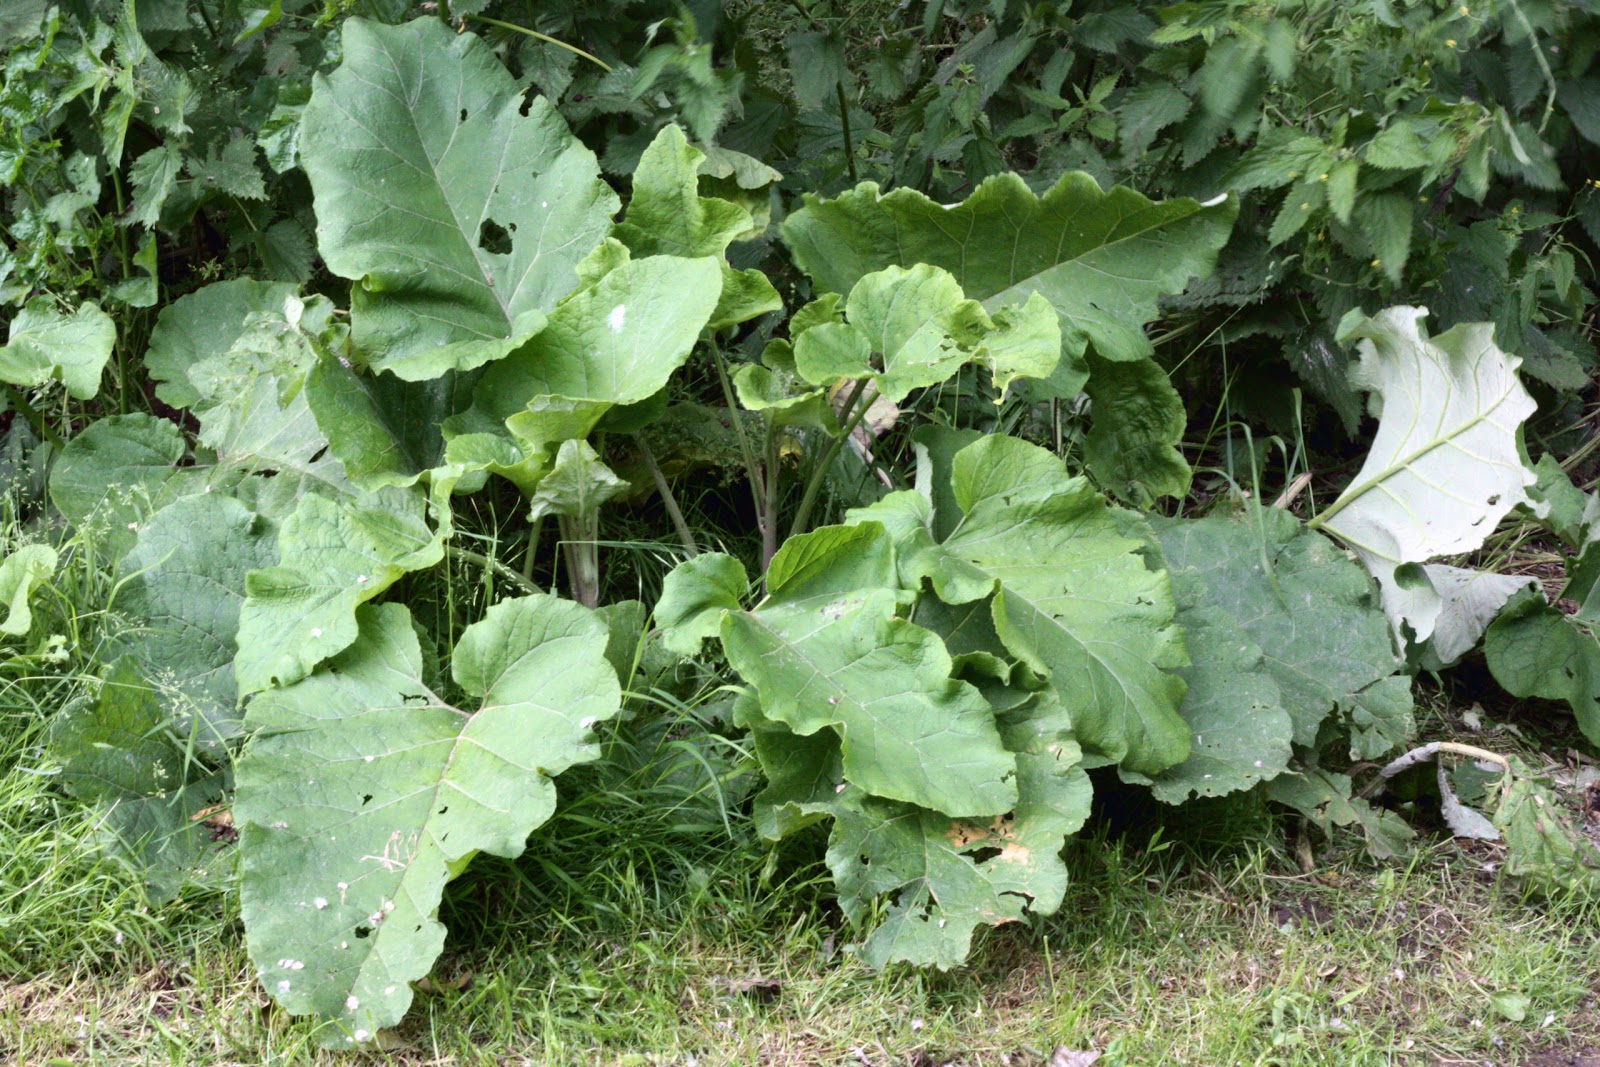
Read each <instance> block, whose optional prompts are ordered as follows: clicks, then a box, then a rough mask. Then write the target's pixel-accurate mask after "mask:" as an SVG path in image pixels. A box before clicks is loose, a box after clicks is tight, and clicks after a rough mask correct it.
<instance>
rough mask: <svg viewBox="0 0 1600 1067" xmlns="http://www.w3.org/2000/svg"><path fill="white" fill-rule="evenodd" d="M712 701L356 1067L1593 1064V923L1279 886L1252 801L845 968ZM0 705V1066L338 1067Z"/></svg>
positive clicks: (1547, 906)
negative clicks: (154, 892)
mask: <svg viewBox="0 0 1600 1067" xmlns="http://www.w3.org/2000/svg"><path fill="white" fill-rule="evenodd" d="M59 684H60V685H62V686H67V687H70V686H71V685H72V684H74V683H73V682H72V681H71V679H70V678H69V679H65V680H63V681H61V682H60V683H59ZM8 692H9V693H14V692H15V689H14V687H13V688H12V689H8ZM711 696H712V697H713V699H711V700H708V701H702V702H701V703H700V704H699V705H698V706H690V705H685V704H679V705H676V706H672V707H666V706H663V707H661V708H660V709H658V711H657V712H656V713H655V714H651V715H641V716H640V717H639V718H638V719H636V720H634V721H631V722H624V723H622V724H620V725H619V726H617V727H616V729H615V730H614V731H613V734H612V740H611V741H610V743H609V749H610V752H609V757H610V758H608V759H607V760H606V761H604V763H603V764H601V765H597V766H596V767H595V768H590V769H588V770H586V771H585V772H579V773H578V774H576V775H574V776H572V777H570V778H568V779H563V782H562V792H563V799H564V801H565V803H564V805H563V807H562V808H561V809H560V810H559V813H558V814H557V815H556V816H555V818H554V819H553V820H552V821H551V822H550V823H549V824H548V825H547V826H546V827H544V828H542V829H541V830H540V831H538V832H537V833H536V835H535V839H534V840H533V841H532V842H531V843H530V845H531V847H530V848H529V850H528V852H527V854H526V855H525V856H524V858H523V859H522V860H520V861H516V862H512V861H506V860H498V859H491V860H488V861H486V862H484V863H480V864H477V865H474V867H473V868H472V869H471V870H470V872H469V873H468V874H467V875H465V876H464V877H462V878H461V879H459V880H457V881H456V882H455V883H453V884H452V886H451V887H450V891H449V893H448V894H447V896H446V899H445V902H444V906H443V909H442V912H441V918H443V919H444V920H445V922H446V923H447V925H448V927H449V929H450V931H451V934H450V940H449V941H448V942H447V945H446V949H445V954H444V956H443V957H442V958H441V960H440V961H439V963H438V965H437V966H436V967H435V968H434V972H433V976H432V977H431V978H430V979H429V981H428V982H426V983H424V984H423V986H422V990H421V992H422V995H421V996H420V997H419V999H418V1004H417V1008H416V1010H414V1011H413V1013H412V1014H411V1015H410V1017H409V1018H408V1019H407V1020H406V1021H405V1023H404V1024H402V1026H401V1027H400V1028H399V1029H397V1030H396V1031H394V1032H392V1033H390V1034H386V1035H385V1040H384V1041H383V1042H382V1047H381V1048H379V1049H377V1050H373V1051H371V1052H369V1053H366V1054H364V1055H363V1057H362V1059H363V1062H372V1063H395V1064H408V1065H410V1064H416V1065H422V1064H474V1065H476V1064H482V1065H491V1064H493V1065H497V1067H498V1065H502V1064H513V1065H520V1064H530V1065H532V1064H538V1065H541V1067H546V1065H548V1067H556V1065H566V1064H573V1065H577V1064H616V1065H624V1064H627V1065H644V1064H667V1063H673V1064H687V1063H697V1064H702V1065H709V1064H757V1063H760V1064H772V1065H790V1064H793V1065H801V1064H806V1065H809V1064H870V1065H873V1067H890V1065H893V1067H901V1065H906V1067H910V1065H924V1064H959V1065H979V1064H982V1065H988V1064H995V1065H999V1064H1008V1065H1011V1064H1016V1065H1020V1064H1029V1065H1033V1064H1044V1063H1046V1062H1048V1060H1049V1057H1050V1056H1051V1054H1052V1053H1053V1051H1054V1050H1057V1049H1060V1048H1066V1049H1080V1050H1086V1049H1090V1048H1094V1049H1100V1050H1103V1051H1104V1055H1103V1058H1102V1060H1101V1061H1100V1062H1102V1063H1110V1064H1158V1063H1190V1064H1221V1063H1229V1064H1247V1063H1260V1064H1282V1065H1292V1064H1307V1065H1310V1064H1326V1063H1330V1062H1338V1063H1341V1064H1395V1063H1402V1064H1403V1063H1416V1064H1441V1063H1455V1062H1463V1063H1464V1062H1489V1063H1497V1064H1498V1063H1537V1062H1566V1061H1565V1060H1555V1059H1552V1060H1549V1061H1541V1060H1540V1058H1539V1057H1541V1056H1544V1055H1547V1054H1548V1055H1550V1056H1563V1057H1565V1056H1570V1055H1576V1054H1583V1053H1586V1052H1592V1051H1593V1050H1594V1049H1595V1046H1596V1045H1597V1043H1600V1007H1597V1003H1596V997H1597V992H1600V991H1597V989H1596V987H1595V979H1594V975H1595V974H1596V973H1600V937H1597V936H1596V931H1597V929H1600V923H1597V922H1596V919H1597V918H1600V916H1597V915H1596V913H1595V909H1594V904H1593V902H1588V901H1585V900H1582V899H1579V898H1573V897H1568V898H1564V899H1562V900H1557V901H1552V900H1530V899H1527V898H1525V897H1524V896H1522V895H1521V894H1520V893H1519V892H1518V890H1517V889H1516V887H1515V886H1514V885H1513V884H1512V882H1511V881H1510V880H1509V879H1502V878H1500V877H1499V876H1498V875H1497V874H1496V873H1495V867H1496V863H1497V858H1498V855H1497V849H1495V848H1493V847H1488V846H1475V847H1461V846H1458V845H1457V844H1456V843H1454V842H1452V841H1450V840H1448V839H1443V838H1435V839H1434V843H1432V844H1427V845H1424V847H1422V848H1420V849H1419V850H1418V851H1417V852H1416V853H1415V854H1414V855H1413V856H1412V857H1411V858H1410V859H1408V860H1406V861H1404V862H1400V863H1397V864H1393V865H1387V866H1379V865H1374V864H1373V863H1372V862H1371V861H1370V860H1368V859H1366V858H1365V857H1364V855H1363V854H1362V852H1361V850H1360V849H1359V847H1358V846H1357V842H1356V840H1355V838H1353V837H1351V836H1348V835H1342V836H1340V837H1339V838H1337V839H1336V840H1335V842H1334V844H1333V845H1332V846H1329V847H1324V846H1322V845H1321V844H1320V843H1319V844H1318V851H1317V852H1315V853H1314V854H1312V855H1311V857H1310V858H1311V859H1312V862H1313V869H1312V870H1311V871H1309V872H1308V871H1306V870H1304V869H1303V868H1302V866H1301V864H1300V863H1299V862H1297V858H1296V851H1297V850H1296V849H1295V848H1294V845H1293V842H1294V841H1295V839H1296V828H1295V827H1294V826H1293V825H1290V824H1286V823H1285V822H1284V820H1283V819H1282V817H1281V816H1279V815H1276V814H1274V813H1272V812H1271V811H1269V810H1268V808H1267V807H1266V805H1265V804H1263V803H1262V802H1261V801H1260V800H1259V799H1258V798H1257V797H1255V796H1254V795H1245V796H1244V797H1236V798H1224V799H1221V800H1214V801H1206V802H1201V803H1197V804H1194V805H1190V806H1186V807H1184V808H1179V809H1164V808H1161V809H1158V808H1157V807H1156V806H1155V805H1153V804H1152V803H1151V802H1150V801H1149V800H1148V799H1147V798H1144V797H1141V796H1139V795H1138V794H1135V793H1132V792H1128V791H1122V792H1118V791H1116V790H1108V791H1107V792H1106V794H1105V799H1103V801H1102V802H1101V804H1100V805H1099V806H1098V807H1097V809H1096V813H1095V816H1094V818H1093V820H1092V822H1091V824H1090V826H1089V828H1087V829H1086V831H1085V832H1084V833H1083V834H1082V835H1081V836H1080V837H1079V838H1077V839H1075V840H1074V841H1073V842H1072V843H1071V844H1070V845H1069V847H1068V851H1067V853H1066V859H1067V864H1068V870H1069V873H1070V876H1071V884H1070V886H1069V888H1068V890H1067V895H1066V899H1065V901H1064V902H1063V905H1062V907H1061V909H1060V910H1059V912H1058V913H1057V914H1056V915H1055V916H1053V917H1051V918H1050V919H1048V920H1041V921H1035V922H1032V923H1018V924H1010V925H1007V926H1004V927H1001V928H998V929H996V930H994V931H991V932H988V933H985V934H980V936H979V938H978V940H977V943H976V945H975V949H974V952H973V955H972V958H971V961H970V963H969V965H968V966H967V967H965V968H963V969H959V970H956V971H952V972H937V971H922V970H915V969H910V968H905V967H892V968H889V969H888V970H886V971H882V972H876V971H873V970H871V969H870V968H868V967H866V966H865V965H863V964H862V963H860V962H859V961H857V960H856V959H854V958H853V957H852V956H850V955H849V954H848V953H846V952H845V951H844V946H845V945H846V944H847V943H848V942H849V940H850V934H849V931H848V929H847V928H845V927H844V926H843V924H842V919H841V917H840V915H839V913H838V910H837V908H836V906H835V905H834V903H833V901H832V892H831V888H830V883H829V879H828V877H827V872H826V868H825V867H824V866H823V865H822V863H821V861H820V852H821V840H820V837H817V838H811V837H808V836H807V835H799V836H797V837H795V838H791V839H788V840H786V841H785V842H784V843H783V844H782V845H781V846H780V847H779V849H778V851H776V852H768V851H767V848H766V846H763V845H761V844H760V843H759V842H758V841H757V839H756V837H755V835H754V834H753V832H752V831H751V829H750V827H749V825H748V820H747V818H746V817H745V816H744V815H743V814H742V812H741V805H740V804H739V803H738V800H737V798H738V797H739V796H740V790H741V788H742V787H743V784H742V782H741V777H740V774H739V773H738V772H737V770H736V768H737V767H738V766H739V765H740V751H739V748H738V746H737V745H736V743H735V742H732V741H726V742H724V741H721V740H720V739H719V737H720V735H719V734H718V733H717V731H716V728H715V719H714V716H713V715H712V712H714V710H715V708H716V707H717V705H716V702H715V699H714V697H715V694H711ZM707 709H711V711H708V710H707ZM18 710H19V709H17V708H14V707H10V706H8V708H7V711H8V718H7V719H6V723H5V725H6V727H7V728H6V730H5V731H4V734H3V735H0V736H3V740H0V744H3V745H4V749H3V756H0V759H3V765H4V767H5V773H4V776H3V778H0V835H3V837H4V840H3V841H0V855H3V856H5V857H6V859H5V860H4V862H3V865H0V901H3V904H0V923H4V924H5V925H4V926H3V928H0V932H3V935H4V937H3V948H0V952H4V953H5V955H4V956H0V975H3V977H0V1051H3V1052H5V1053H6V1054H8V1056H9V1057H11V1061H12V1062H18V1063H26V1064H30V1065H31V1064H55V1063H62V1064H67V1063H70V1064H107V1065H110V1064H118V1065H121V1064H133V1063H139V1064H173V1065H207V1067H223V1065H234V1064H239V1065H243V1064H252V1065H254V1064H320V1063H334V1062H348V1059H347V1056H348V1054H344V1055H341V1054H338V1053H328V1052H320V1051H317V1050H316V1045H317V1044H318V1035H317V1034H316V1032H315V1030H314V1027H313V1026H312V1024H311V1023H310V1021H308V1020H306V1019H292V1018H290V1017H288V1016H286V1015H285V1014H284V1013H282V1012H281V1011H279V1010H277V1009H276V1008H274V1007H272V1006H271V1005H270V1002H269V1001H268V1000H267V998H266V997H265V996H264V995H263V994H262V993H261V992H260V990H259V988H258V987H257V986H256V985H255V983H254V981H253V975H252V969H251V967H250V964H249V962H248V959H247V957H246V954H245V950H244V944H243V939H242V932H241V927H240V924H239V922H238V920H237V900H236V898H235V897H234V896H233V895H232V894H231V893H228V894H225V893H217V892H203V891H195V890H190V891H188V892H186V893H185V894H184V895H183V896H181V897H179V898H178V899H176V900H173V901H171V902H168V903H167V904H165V905H162V906H160V907H158V908H155V909H151V908H148V907H146V906H145V905H144V904H143V903H142V900H143V897H142V894H141V893H140V891H139V889H138V888H137V885H136V883H135V881H134V880H133V879H132V878H131V877H130V876H129V875H128V874H127V873H126V872H125V871H124V870H122V869H121V868H119V867H116V866H114V865H110V864H107V863H103V862H99V861H97V860H95V859H94V856H95V855H96V852H95V850H94V849H93V847H92V839H93V836H94V826H93V825H92V823H91V822H89V821H87V820H86V817H85V816H84V814H83V813H82V811H81V809H65V810H58V807H57V804H56V801H55V800H54V799H53V795H52V792H51V790H50V788H49V785H48V779H47V777H46V776H45V775H42V774H40V773H39V771H40V769H41V764H40V763H39V759H38V756H39V752H38V749H37V747H36V740H37V739H36V738H35V737H33V736H31V735H30V731H29V730H28V729H26V728H22V729H19V728H18V727H19V725H20V722H19V719H18V718H17V717H16V714H15V713H16V712H17V711H18ZM1434 710H1435V711H1436V714H1435V715H1434V716H1433V717H1432V719H1431V720H1430V721H1429V722H1428V723H1427V724H1426V726H1427V730H1428V734H1429V735H1430V736H1434V737H1450V738H1455V739H1460V740H1471V741H1473V742H1474V743H1478V744H1486V745H1488V746H1489V747H1492V748H1496V749H1498V750H1501V751H1520V753H1521V754H1522V755H1524V756H1525V757H1527V758H1529V759H1530V760H1533V759H1537V756H1536V747H1535V745H1534V743H1533V740H1532V739H1530V738H1523V737H1519V735H1518V733H1517V732H1516V730H1515V726H1516V724H1515V722H1511V723H1502V724H1498V725H1497V724H1496V722H1495V721H1494V720H1493V719H1492V718H1485V717H1479V716H1480V715H1481V713H1475V714H1474V715H1472V716H1469V717H1468V722H1469V723H1470V724H1471V725H1470V727H1468V726H1463V725H1462V720H1463V714H1462V713H1463V712H1464V711H1465V710H1466V709H1461V708H1456V707H1453V706H1451V707H1443V706H1442V705H1438V704H1436V705H1434ZM708 726H709V727H710V728H709V729H708V728H707V727H708ZM708 739H710V740H708ZM1543 741H1544V744H1545V747H1547V748H1557V747H1559V744H1560V739H1558V738H1556V739H1551V738H1545V739H1543ZM602 766H603V767H604V768H605V769H604V770H601V769H599V767H602ZM730 768H733V769H734V770H733V772H732V773H730ZM569 789H570V790H571V793H570V794H569V793H568V790H569ZM219 918H220V920H221V921H219Z"/></svg>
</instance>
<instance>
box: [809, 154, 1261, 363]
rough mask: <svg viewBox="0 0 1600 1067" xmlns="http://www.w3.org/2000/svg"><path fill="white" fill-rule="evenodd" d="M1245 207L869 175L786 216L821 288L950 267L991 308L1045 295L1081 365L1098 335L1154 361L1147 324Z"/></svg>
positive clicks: (1121, 356) (1077, 188)
mask: <svg viewBox="0 0 1600 1067" xmlns="http://www.w3.org/2000/svg"><path fill="white" fill-rule="evenodd" d="M1237 211H1238V205H1237V203H1236V202H1235V201H1234V200H1232V199H1229V200H1226V201H1222V202H1220V203H1217V204H1212V205H1205V204H1200V203H1197V202H1196V201H1193V200H1187V199H1179V200H1168V201H1164V202H1159V203H1158V202H1154V201H1151V200H1147V199H1145V198H1144V197H1143V196H1140V195H1139V194H1138V193H1136V192H1134V191H1133V190H1131V189H1128V188H1126V187H1123V186H1118V187H1116V188H1114V189H1112V190H1111V191H1110V192H1102V191H1101V190H1100V187H1099V186H1098V185H1096V184H1095V181H1094V179H1093V178H1091V177H1089V175H1087V174H1083V173H1074V174H1068V175H1065V176H1064V177H1062V179H1061V180H1060V181H1059V182H1057V183H1056V184H1055V185H1054V186H1052V187H1051V188H1050V189H1049V190H1048V191H1046V192H1045V194H1044V195H1043V196H1038V195H1036V194H1034V193H1033V192H1032V191H1031V190H1030V189H1029V188H1028V186H1027V184H1026V183H1025V182H1023V180H1022V179H1021V178H1019V177H1017V176H1016V175H1014V174H1002V175H997V176H994V177H991V178H988V179H986V180H985V181H984V182H983V184H982V185H980V186H979V187H978V188H977V189H976V190H975V191H974V192H973V194H972V195H971V196H969V197H968V198H967V199H966V200H964V201H962V202H961V203H959V204H952V205H950V206H948V207H946V206H944V205H941V204H938V203H935V202H934V201H933V200H931V199H929V198H928V197H926V196H924V195H923V194H921V193H919V192H917V191H915V190H913V189H908V188H902V189H896V190H894V191H893V192H891V193H887V194H884V193H880V192H879V190H878V187H877V186H876V185H875V184H873V183H872V182H865V183H863V184H862V185H860V186H857V187H856V188H855V189H854V190H851V191H850V192H847V193H845V194H844V195H842V196H840V197H837V198H836V199H833V200H821V199H818V198H816V197H812V196H808V197H807V198H806V202H805V206H804V207H802V208H801V209H800V210H799V211H796V212H795V213H794V214H793V215H791V216H789V218H788V219H787V220H786V221H785V222H784V224H783V237H784V240H785V241H786V242H787V243H788V245H789V247H790V248H791V249H792V250H793V251H794V256H795V261H796V262H797V263H799V264H800V266H801V268H802V269H804V270H805V272H806V273H807V274H809V275H811V277H812V278H813V279H814V280H815V281H816V283H817V288H818V289H819V290H825V291H830V292H835V293H848V292H849V291H850V290H851V288H852V287H853V286H854V285H855V284H856V282H857V281H859V280H860V278H861V277H862V276H863V275H865V274H870V273H872V272H873V271H877V270H882V269H883V268H884V267H888V266H901V267H910V266H912V265H913V264H917V263H929V264H932V265H934V266H937V267H943V268H944V269H945V270H947V271H949V272H950V273H951V274H953V275H955V279H956V281H957V282H958V283H960V285H961V288H962V289H963V290H964V291H965V292H966V293H967V295H968V296H972V297H975V298H977V299H979V300H981V301H983V303H984V306H985V307H989V308H995V307H999V306H1000V305H1002V304H1014V303H1021V302H1022V300H1024V299H1025V298H1026V296H1027V295H1028V294H1029V293H1039V294H1041V295H1043V296H1044V297H1045V298H1046V299H1047V300H1049V301H1050V303H1051V305H1052V306H1053V307H1055V309H1056V312H1057V313H1058V314H1059V315H1060V316H1061V336H1062V356H1063V362H1064V363H1068V364H1070V365H1071V366H1072V367H1075V368H1076V369H1077V377H1078V380H1079V383H1080V384H1081V382H1082V379H1083V376H1084V371H1083V365H1082V362H1081V358H1082V355H1083V352H1084V348H1085V346H1086V345H1088V344H1090V343H1093V345H1094V347H1095V351H1096V352H1098V353H1099V354H1100V356H1101V358H1103V359H1110V360H1122V361H1126V360H1133V359H1142V358H1145V357H1147V356H1148V355H1149V354H1150V352H1151V347H1150V342H1149V340H1148V339H1146V338H1145V336H1144V332H1143V330H1142V327H1143V325H1144V324H1145V323H1147V322H1149V321H1150V320H1152V319H1154V318H1155V317H1156V312H1157V307H1156V301H1157V299H1158V298H1159V297H1161V296H1163V295H1166V294H1169V293H1177V292H1180V291H1181V290H1182V289H1183V287H1184V285H1185V284H1186V283H1187V282H1188V281H1189V279H1190V278H1192V277H1195V276H1197V275H1204V274H1206V273H1207V272H1208V271H1209V270H1210V269H1211V265H1212V263H1213V262H1214V261H1215V259H1216V255H1217V251H1218V250H1219V249H1220V248H1221V247H1222V245H1223V243H1224V242H1225V241H1226V240H1227V238H1228V233H1229V230H1230V229H1231V228H1232V226H1233V218H1234V215H1235V214H1236V213H1237Z"/></svg>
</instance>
